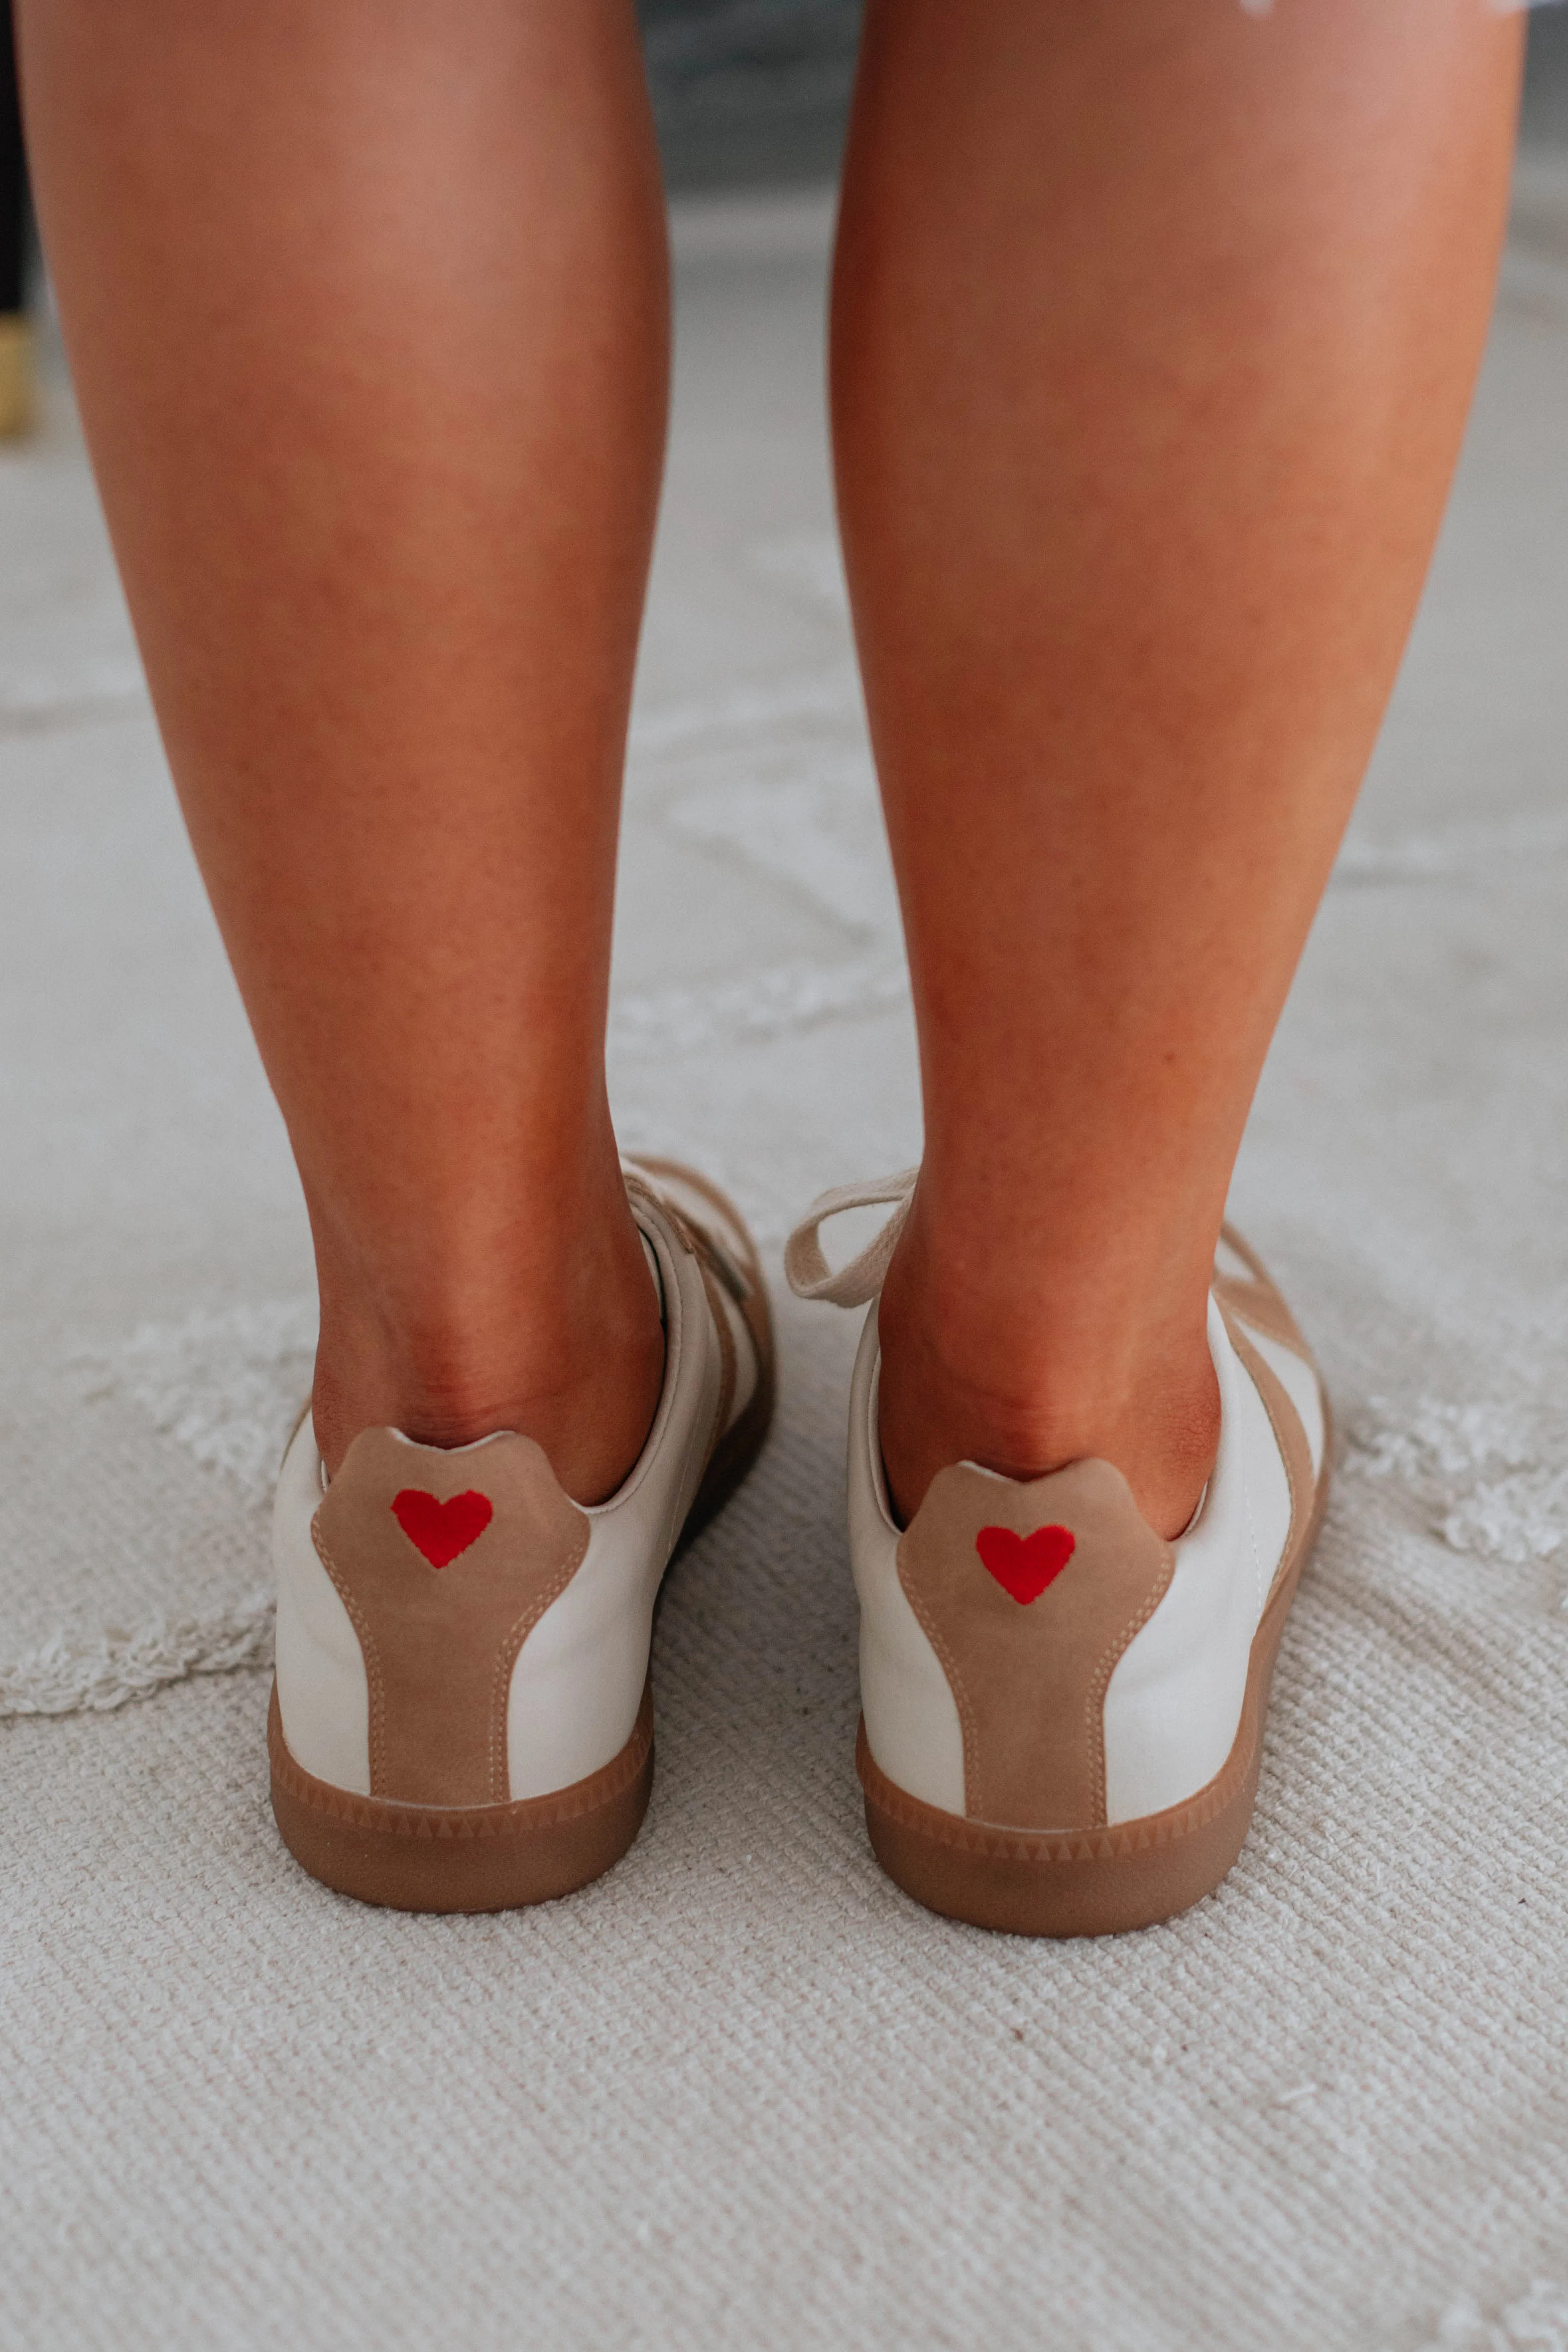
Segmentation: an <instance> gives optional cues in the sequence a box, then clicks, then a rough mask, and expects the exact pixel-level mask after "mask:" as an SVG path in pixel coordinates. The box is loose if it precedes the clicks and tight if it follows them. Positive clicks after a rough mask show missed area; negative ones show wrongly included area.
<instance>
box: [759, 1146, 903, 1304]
mask: <svg viewBox="0 0 1568 2352" xmlns="http://www.w3.org/2000/svg"><path fill="white" fill-rule="evenodd" d="M920 1172H921V1171H920V1170H919V1169H918V1168H903V1169H900V1171H899V1173H898V1174H897V1175H896V1176H882V1177H878V1178H874V1179H873V1180H872V1181H870V1182H869V1183H866V1184H838V1185H836V1186H835V1187H834V1188H833V1190H832V1191H831V1192H823V1193H820V1194H819V1195H818V1196H817V1198H816V1200H815V1201H814V1202H812V1204H811V1206H810V1208H809V1209H808V1210H807V1211H806V1213H805V1216H804V1217H803V1218H802V1220H801V1222H800V1223H799V1224H798V1225H796V1227H795V1231H794V1233H793V1234H791V1235H790V1237H789V1239H788V1241H787V1242H786V1243H785V1244H784V1278H785V1280H786V1281H787V1282H788V1284H789V1286H790V1288H791V1289H792V1290H793V1291H794V1293H795V1297H797V1298H821V1299H824V1300H826V1303H827V1305H828V1306H830V1307H864V1306H865V1304H866V1302H867V1300H868V1299H870V1298H875V1297H876V1296H877V1293H878V1292H879V1290H880V1288H881V1287H882V1282H883V1278H884V1276H886V1274H887V1271H888V1267H889V1264H890V1263H891V1260H892V1255H893V1252H894V1250H895V1248H896V1247H897V1246H898V1240H899V1235H900V1234H901V1233H902V1232H903V1230H904V1225H905V1223H906V1221H907V1219H908V1217H909V1213H910V1202H911V1201H912V1200H913V1199H914V1196H915V1180H916V1178H917V1177H918V1176H919V1174H920ZM883 1202H889V1203H890V1204H891V1205H892V1210H893V1213H892V1215H891V1216H890V1217H889V1219H888V1222H887V1223H886V1224H885V1225H883V1226H882V1228H881V1230H880V1232H879V1234H877V1235H876V1238H875V1239H874V1240H872V1241H869V1242H868V1243H867V1244H866V1247H865V1248H864V1249H863V1250H862V1251H861V1252H860V1254H859V1255H858V1257H852V1258H851V1259H850V1260H849V1263H848V1264H847V1265H841V1266H838V1267H837V1268H835V1267H833V1266H830V1265H828V1263H827V1260H826V1257H825V1256H824V1255H823V1249H822V1243H821V1241H820V1239H819V1238H818V1236H819V1234H820V1231H821V1228H822V1227H823V1225H825V1224H826V1222H827V1220H828V1218H829V1217H837V1216H839V1215H840V1214H842V1213H843V1212H844V1211H845V1210H846V1209H871V1208H877V1207H879V1205H880V1204H881V1203H883Z"/></svg>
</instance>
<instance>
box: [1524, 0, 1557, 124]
mask: <svg viewBox="0 0 1568 2352" xmlns="http://www.w3.org/2000/svg"><path fill="white" fill-rule="evenodd" d="M1520 129H1521V133H1522V135H1523V138H1524V141H1525V143H1526V145H1527V146H1535V145H1538V144H1539V145H1541V146H1554V147H1568V8H1563V7H1556V8H1539V7H1538V8H1536V9H1534V10H1533V11H1532V12H1531V19H1530V63H1529V65H1528V67H1527V68H1526V71H1525V77H1524V110H1523V113H1522V115H1521V121H1520Z"/></svg>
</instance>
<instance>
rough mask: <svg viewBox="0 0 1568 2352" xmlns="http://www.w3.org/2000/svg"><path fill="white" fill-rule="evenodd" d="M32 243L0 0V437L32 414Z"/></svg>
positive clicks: (11, 52) (12, 53)
mask: <svg viewBox="0 0 1568 2352" xmlns="http://www.w3.org/2000/svg"><path fill="white" fill-rule="evenodd" d="M30 243H31V238H30V236H29V232H28V222H27V173H26V164H25V163H23V160H22V118H21V115H20V113H19V112H18V110H17V106H16V50H15V48H14V47H13V45H12V39H11V0H0V436H9V435H11V434H15V433H21V432H23V431H25V430H26V424H27V419H28V417H29V415H31V413H32V406H33V353H32V333H31V330H30V328H29V326H28V323H27V287H26V278H27V256H28V249H29V246H30Z"/></svg>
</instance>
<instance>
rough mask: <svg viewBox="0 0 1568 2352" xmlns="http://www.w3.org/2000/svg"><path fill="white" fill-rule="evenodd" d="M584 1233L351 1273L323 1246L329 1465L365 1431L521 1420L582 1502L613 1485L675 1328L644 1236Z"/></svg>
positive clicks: (645, 1416)
mask: <svg viewBox="0 0 1568 2352" xmlns="http://www.w3.org/2000/svg"><path fill="white" fill-rule="evenodd" d="M624 1223H625V1230H624V1232H621V1231H617V1230H616V1229H615V1227H614V1226H611V1227H610V1228H609V1229H608V1230H606V1231H605V1232H602V1233H600V1234H595V1235H589V1234H583V1233H581V1232H580V1233H578V1234H576V1235H575V1236H574V1242H573V1245H572V1247H571V1249H570V1250H569V1251H561V1252H557V1253H555V1254H553V1255H552V1256H550V1257H548V1258H546V1259H545V1261H544V1262H543V1263H540V1262H539V1260H538V1257H537V1256H533V1257H532V1258H531V1260H530V1261H529V1262H525V1263H522V1264H516V1265H501V1264H499V1263H498V1261H497V1257H496V1256H495V1255H493V1254H492V1255H489V1256H488V1261H487V1263H486V1264H485V1265H483V1266H482V1267H469V1266H465V1265H447V1266H444V1267H442V1268H440V1269H438V1270H432V1269H431V1268H430V1267H428V1266H427V1265H426V1266H424V1267H422V1268H421V1269H420V1276H419V1278H418V1279H417V1280H416V1281H415V1280H410V1279H409V1278H408V1277H407V1276H406V1274H405V1275H404V1276H403V1278H402V1279H394V1280H392V1281H376V1280H374V1279H367V1278H366V1277H365V1276H364V1275H363V1271H361V1272H360V1273H359V1274H358V1278H353V1277H352V1276H349V1274H348V1273H347V1272H346V1270H345V1269H344V1268H343V1267H342V1265H339V1264H335V1263H331V1262H328V1261H327V1260H326V1259H325V1258H324V1257H321V1254H319V1262H320V1273H321V1339H320V1343H319V1345H318V1348H317V1353H316V1370H315V1380H314V1382H313V1386H312V1393H311V1411H312V1415H313V1418H314V1423H315V1430H316V1442H317V1444H318V1445H319V1446H320V1448H321V1456H322V1459H323V1460H324V1462H325V1463H326V1465H327V1470H328V1474H329V1475H332V1474H333V1473H335V1471H336V1470H337V1468H338V1466H339V1465H340V1464H341V1462H342V1457H343V1454H345V1453H346V1452H347V1450H348V1448H349V1446H350V1444H352V1443H353V1439H354V1438H355V1437H356V1436H357V1435H358V1434H359V1433H360V1431H361V1430H362V1429H369V1428H380V1427H386V1426H390V1427H392V1428H395V1429H398V1430H401V1431H402V1432H403V1433H404V1435H405V1436H406V1437H412V1438H414V1439H416V1441H417V1442H418V1443H419V1444H426V1445H440V1446H457V1445H466V1444H471V1443H472V1442H473V1441H474V1440H475V1439H477V1438H480V1437H488V1436H489V1435H490V1434H491V1433H493V1432H495V1431H497V1430H501V1429H509V1430H517V1431H519V1432H521V1434H523V1435H524V1436H527V1437H531V1438H533V1439H535V1440H536V1441H537V1443H538V1444H540V1445H542V1447H543V1449H544V1452H545V1454H546V1455H547V1456H548V1457H549V1460H550V1465H551V1467H552V1470H553V1471H554V1473H555V1475H556V1477H557V1478H558V1479H559V1480H560V1482H561V1485H562V1486H563V1488H564V1490H565V1491H566V1493H567V1494H568V1495H570V1496H572V1497H573V1498H574V1501H577V1502H580V1503H593V1502H599V1501H602V1500H603V1499H604V1498H605V1496H607V1495H610V1494H613V1493H614V1492H615V1490H616V1487H617V1486H619V1485H620V1484H621V1483H622V1481H623V1479H624V1478H625V1476H626V1473H627V1471H628V1470H629V1469H630V1468H631V1466H632V1465H633V1463H634V1462H635V1461H636V1459H637V1454H638V1453H639V1452H640V1451H641V1448H642V1444H643V1441H644V1440H645V1438H646V1437H647V1432H648V1429H649V1427H650V1426H651V1423H652V1421H653V1416H654V1412H655V1411H656V1409H657V1407H658V1398H659V1392H660V1390H661V1387H662V1385H663V1377H664V1332H663V1328H662V1325H661V1323H660V1319H659V1313H658V1298H657V1296H656V1293H655V1290H654V1286H653V1284H652V1282H651V1280H650V1279H649V1276H648V1268H647V1260H646V1258H645V1256H644V1255H643V1250H642V1244H641V1242H640V1240H639V1239H638V1237H637V1231H636V1228H635V1226H634V1225H633V1224H632V1222H631V1219H630V1217H629V1215H626V1217H625V1221H624Z"/></svg>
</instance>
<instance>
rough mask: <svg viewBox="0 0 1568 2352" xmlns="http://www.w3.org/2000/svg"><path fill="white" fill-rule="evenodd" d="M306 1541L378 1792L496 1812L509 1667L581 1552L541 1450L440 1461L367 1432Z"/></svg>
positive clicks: (504, 1781) (582, 1536)
mask: <svg viewBox="0 0 1568 2352" xmlns="http://www.w3.org/2000/svg"><path fill="white" fill-rule="evenodd" d="M310 1533H311V1536H312V1538H313V1539H314V1542H315V1546H316V1550H317V1552H318V1553H319V1555H320V1557H321V1564H322V1566H323V1567H324V1568H325V1570H326V1571H327V1574H328V1575H329V1576H330V1577H331V1580H332V1582H333V1583H334V1584H335V1585H336V1587H337V1589H338V1591H339V1592H340V1594H341V1595H342V1601H343V1606H344V1607H345V1608H346V1609H347V1611H348V1612H349V1615H350V1617H351V1618H352V1619H353V1625H354V1630H355V1631H356V1633H358V1635H359V1638H360V1646H361V1648H362V1650H363V1654H364V1665H365V1675H366V1678H367V1680H368V1683H369V1686H370V1786H371V1793H372V1795H373V1796H376V1797H389V1798H395V1799H397V1800H399V1801H403V1802H405V1803H407V1804H419V1805H501V1804H505V1803H506V1802H507V1801H509V1799H510V1794H511V1790H510V1782H509V1779H508V1774H507V1705H508V1700H509V1697H510V1687H511V1669H512V1665H513V1663H514V1661H515V1660H516V1657H517V1654H518V1651H519V1650H520V1649H521V1646H522V1643H523V1642H524V1641H525V1639H526V1638H527V1636H528V1633H529V1632H530V1631H531V1628H532V1627H533V1626H534V1625H535V1624H536V1623H537V1622H538V1621H539V1619H540V1618H541V1617H542V1615H543V1613H544V1612H545V1610H546V1609H547V1608H548V1607H549V1606H550V1603H551V1602H552V1601H553V1600H554V1599H555V1598H556V1596H557V1594H559V1593H561V1592H563V1591H565V1588H566V1586H567V1585H568V1583H569V1582H570V1581H571V1580H572V1578H573V1576H574V1574H575V1572H576V1570H577V1569H578V1567H579V1566H580V1565H581V1562H582V1559H583V1557H584V1553H585V1552H586V1550H587V1549H588V1520H587V1517H586V1516H585V1515H584V1513H583V1512H582V1511H580V1510H579V1509H578V1508H577V1506H576V1505H575V1504H574V1502H572V1501H571V1500H570V1499H569V1497H568V1496H566V1495H564V1494H563V1492H562V1490H561V1487H560V1486H559V1485H558V1484H557V1483H556V1479H555V1476H554V1474H553V1472H552V1470H551V1467H550V1465H549V1463H548V1462H547V1461H546V1459H545V1457H544V1454H543V1453H542V1450H541V1448H540V1447H539V1446H537V1445H536V1444H534V1443H533V1440H532V1439H531V1438H529V1437H517V1436H510V1435H509V1436H500V1437H493V1438H489V1439H487V1441H486V1442H485V1444H482V1445H476V1446H472V1447H469V1448H468V1449H466V1450H465V1451H464V1452H462V1453H459V1454H448V1453H445V1452H442V1451H441V1450H440V1449H438V1448H437V1447H435V1446H427V1445H410V1444H406V1443H405V1442H404V1441H403V1440H402V1439H400V1438H399V1437H398V1436H397V1435H396V1434H395V1433H394V1432H393V1431H392V1430H389V1429H367V1430H365V1431H363V1432H362V1433H361V1434H360V1435H359V1436H358V1437H356V1438H355V1439H354V1442H353V1444H352V1445H351V1446H350V1448H349V1450H348V1453H347V1454H345V1455H344V1457H343V1463H342V1468H341V1469H340V1470H339V1472H338V1475H337V1476H336V1477H335V1478H334V1479H333V1480H332V1483H331V1486H329V1487H328V1489H327V1492H326V1495H325V1496H324V1497H323V1498H322V1501H321V1507H320V1508H319V1509H318V1511H317V1512H316V1515H315V1517H314V1518H313V1519H312V1521H311V1523H310Z"/></svg>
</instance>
